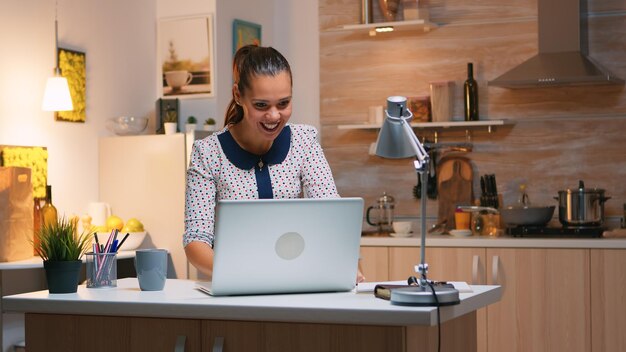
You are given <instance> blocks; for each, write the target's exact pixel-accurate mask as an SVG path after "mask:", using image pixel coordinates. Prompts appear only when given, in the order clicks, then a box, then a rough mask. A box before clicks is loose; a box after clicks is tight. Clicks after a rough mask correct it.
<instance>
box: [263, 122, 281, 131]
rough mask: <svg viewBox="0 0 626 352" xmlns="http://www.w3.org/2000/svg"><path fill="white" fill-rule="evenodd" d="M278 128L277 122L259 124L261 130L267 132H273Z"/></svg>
mask: <svg viewBox="0 0 626 352" xmlns="http://www.w3.org/2000/svg"><path fill="white" fill-rule="evenodd" d="M278 126H280V123H278V122H274V123H265V122H262V123H261V127H263V129H264V130H266V131H268V132H273V131H275V130H276V129H277V128H278Z"/></svg>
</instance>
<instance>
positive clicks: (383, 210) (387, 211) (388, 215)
mask: <svg viewBox="0 0 626 352" xmlns="http://www.w3.org/2000/svg"><path fill="white" fill-rule="evenodd" d="M395 204H396V202H395V200H394V199H393V197H392V196H390V195H388V194H387V193H385V192H383V195H382V196H381V197H380V198H378V200H377V202H376V205H373V206H370V207H369V208H367V212H366V213H365V219H366V220H367V223H368V224H370V225H372V226H377V227H378V231H379V232H392V231H393V208H394V207H395ZM372 210H375V211H376V212H377V213H378V215H377V216H376V218H373V217H371V216H370V212H371V211H372Z"/></svg>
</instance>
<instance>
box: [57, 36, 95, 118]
mask: <svg viewBox="0 0 626 352" xmlns="http://www.w3.org/2000/svg"><path fill="white" fill-rule="evenodd" d="M58 54H59V67H60V68H61V75H62V76H63V77H65V78H67V84H68V85H69V86H70V95H71V96H72V103H73V104H74V110H72V111H57V112H56V114H55V116H56V120H57V121H67V122H85V120H86V119H87V114H86V108H87V104H86V80H85V77H86V73H85V72H86V67H87V66H86V64H85V53H81V52H79V51H73V50H68V49H62V48H59V53H58Z"/></svg>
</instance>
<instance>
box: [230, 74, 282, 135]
mask: <svg viewBox="0 0 626 352" xmlns="http://www.w3.org/2000/svg"><path fill="white" fill-rule="evenodd" d="M250 83H251V84H250V89H248V90H246V91H245V92H244V95H241V94H240V92H239V90H238V89H237V85H234V87H233V93H234V96H235V101H238V102H239V104H240V105H241V106H242V107H243V111H244V116H243V120H242V121H241V122H240V123H239V124H238V125H241V126H240V127H241V128H243V129H244V130H245V134H246V135H247V136H248V137H249V138H254V139H255V142H257V143H263V142H271V141H273V140H274V139H275V138H276V137H277V136H278V134H279V133H280V131H282V129H283V127H285V124H286V123H287V121H289V118H290V117H291V79H290V77H289V73H288V72H286V71H283V72H281V73H279V74H278V75H276V76H270V75H259V76H254V77H252V79H251V81H250Z"/></svg>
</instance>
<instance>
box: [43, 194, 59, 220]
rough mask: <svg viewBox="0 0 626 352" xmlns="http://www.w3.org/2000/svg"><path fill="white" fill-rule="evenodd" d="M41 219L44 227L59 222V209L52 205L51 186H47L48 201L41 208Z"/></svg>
mask: <svg viewBox="0 0 626 352" xmlns="http://www.w3.org/2000/svg"><path fill="white" fill-rule="evenodd" d="M41 219H42V225H43V226H50V225H51V224H55V223H56V222H57V208H56V207H55V206H54V205H52V186H51V185H46V200H45V202H44V203H43V206H42V207H41Z"/></svg>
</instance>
